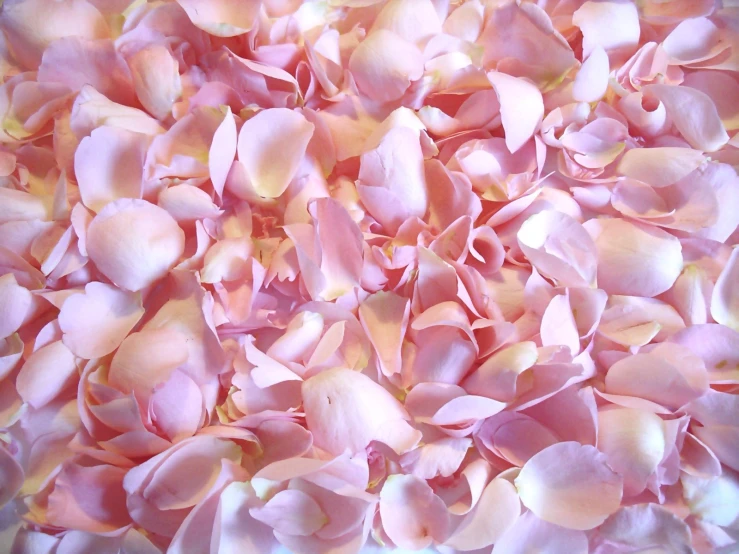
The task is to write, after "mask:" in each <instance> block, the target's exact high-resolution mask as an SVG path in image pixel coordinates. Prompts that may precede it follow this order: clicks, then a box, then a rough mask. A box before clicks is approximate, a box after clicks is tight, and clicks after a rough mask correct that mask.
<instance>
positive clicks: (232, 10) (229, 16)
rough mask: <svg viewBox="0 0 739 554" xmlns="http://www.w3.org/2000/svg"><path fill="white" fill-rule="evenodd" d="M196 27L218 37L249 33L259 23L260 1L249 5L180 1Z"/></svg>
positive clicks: (225, 1) (231, 1) (225, 0)
mask: <svg viewBox="0 0 739 554" xmlns="http://www.w3.org/2000/svg"><path fill="white" fill-rule="evenodd" d="M177 3H178V4H179V5H180V6H182V7H183V8H184V9H185V11H186V12H187V16H188V17H189V18H190V21H192V22H193V24H194V25H195V26H197V27H198V28H200V29H202V30H203V31H206V32H207V33H210V34H211V35H215V36H217V37H234V36H237V35H243V34H244V33H248V32H249V31H250V30H251V29H252V27H253V26H254V24H255V23H256V21H257V18H258V16H259V9H260V6H261V3H262V2H261V1H260V0H253V1H250V2H247V3H245V4H244V3H242V2H238V1H235V0H217V1H214V2H211V1H210V0H205V1H203V0H178V2H177Z"/></svg>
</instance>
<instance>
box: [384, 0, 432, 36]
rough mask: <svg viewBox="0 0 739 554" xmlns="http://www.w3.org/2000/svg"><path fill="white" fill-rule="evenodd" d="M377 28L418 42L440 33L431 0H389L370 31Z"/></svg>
mask: <svg viewBox="0 0 739 554" xmlns="http://www.w3.org/2000/svg"><path fill="white" fill-rule="evenodd" d="M378 29H386V30H388V31H392V32H394V33H396V34H397V35H398V36H400V37H403V38H404V39H405V40H407V41H409V42H413V43H416V44H419V43H423V42H426V41H427V40H428V39H430V38H431V37H432V36H434V35H436V34H439V33H441V22H440V21H439V16H438V15H437V13H436V10H435V9H434V3H433V2H432V1H431V0H390V2H388V3H387V4H385V6H384V7H383V8H382V10H381V11H380V13H379V14H378V15H377V19H375V23H374V25H373V26H372V29H371V30H370V32H374V31H376V30H378Z"/></svg>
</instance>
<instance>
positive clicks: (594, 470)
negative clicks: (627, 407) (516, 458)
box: [515, 442, 623, 530]
mask: <svg viewBox="0 0 739 554" xmlns="http://www.w3.org/2000/svg"><path fill="white" fill-rule="evenodd" d="M515 484H516V489H518V494H519V496H520V497H521V502H523V504H524V506H526V507H527V508H529V509H530V510H531V511H532V512H533V513H534V514H535V515H536V516H537V517H539V518H541V519H543V520H545V521H549V522H550V523H554V524H556V525H561V526H562V527H565V528H567V529H577V530H588V529H592V528H594V527H597V526H598V525H600V524H601V523H603V521H605V519H606V518H607V517H608V516H609V515H611V514H612V513H614V512H615V511H616V510H618V508H619V506H620V504H621V495H622V492H623V480H622V479H621V477H620V476H618V475H617V474H616V473H614V472H613V470H612V469H611V468H610V467H608V464H607V462H606V457H605V456H604V455H603V454H601V453H600V452H598V450H597V449H595V448H594V447H592V446H583V445H581V444H580V443H576V442H561V443H558V444H555V445H552V446H550V447H549V448H546V449H544V450H542V451H541V452H539V453H538V454H536V455H534V457H532V458H531V459H530V460H529V461H528V462H526V465H524V466H523V468H521V472H520V473H519V474H518V477H516V481H515Z"/></svg>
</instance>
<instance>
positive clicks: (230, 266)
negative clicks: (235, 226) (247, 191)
mask: <svg viewBox="0 0 739 554" xmlns="http://www.w3.org/2000/svg"><path fill="white" fill-rule="evenodd" d="M185 186H187V185H185ZM253 251H254V245H253V243H252V241H251V239H249V238H248V237H239V238H226V239H222V240H219V241H218V242H216V243H215V244H214V245H213V246H211V247H210V248H209V249H208V251H207V252H206V253H205V258H204V259H203V269H202V270H201V271H200V279H201V281H202V282H203V283H218V282H220V281H237V280H242V279H244V278H245V277H246V276H247V274H248V273H249V262H250V260H251V259H252V257H251V256H252V253H253Z"/></svg>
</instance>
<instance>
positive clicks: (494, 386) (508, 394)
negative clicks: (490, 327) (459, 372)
mask: <svg viewBox="0 0 739 554" xmlns="http://www.w3.org/2000/svg"><path fill="white" fill-rule="evenodd" d="M537 358H538V352H537V349H536V344H534V343H533V342H520V343H518V344H515V345H512V346H509V347H507V348H504V349H502V350H499V351H498V352H496V353H495V354H493V355H492V356H491V357H490V358H488V359H487V360H486V361H485V362H484V363H483V364H482V365H481V366H480V367H479V368H478V369H477V370H475V372H474V373H472V374H471V375H470V376H469V377H467V378H466V379H465V380H464V381H463V382H462V387H463V388H464V389H465V390H466V391H467V392H468V393H470V394H477V395H481V396H487V397H490V398H494V399H496V400H500V401H502V402H509V401H511V400H513V399H514V398H515V397H516V396H517V394H520V392H521V391H519V390H518V381H519V378H520V377H519V376H521V374H522V373H523V372H524V371H526V370H527V369H529V368H530V367H531V366H533V365H534V364H535V363H536V360H537Z"/></svg>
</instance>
